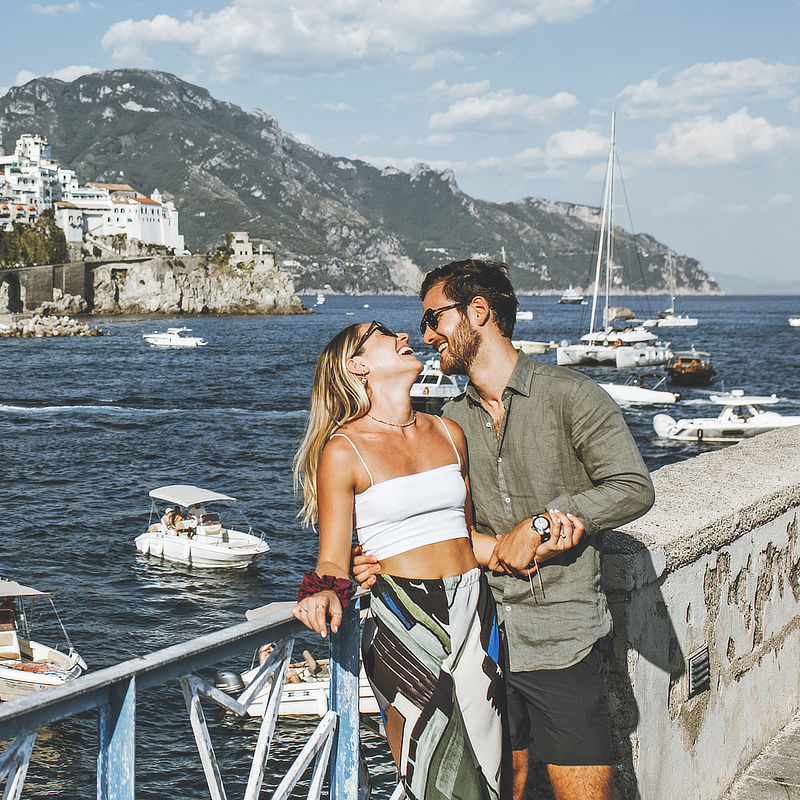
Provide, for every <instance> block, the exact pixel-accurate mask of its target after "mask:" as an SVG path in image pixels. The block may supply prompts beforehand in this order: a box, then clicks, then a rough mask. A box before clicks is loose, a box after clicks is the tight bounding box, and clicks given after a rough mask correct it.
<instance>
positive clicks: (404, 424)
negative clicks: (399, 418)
mask: <svg viewBox="0 0 800 800" xmlns="http://www.w3.org/2000/svg"><path fill="white" fill-rule="evenodd" d="M367 416H368V417H369V418H370V419H374V420H375V422H380V423H381V424H382V425H391V426H392V427H393V428H407V427H408V426H409V425H413V424H414V423H415V422H416V421H417V412H416V411H412V412H411V419H410V420H409V421H408V422H387V421H386V420H385V419H378V418H377V417H373V416H372V414H367Z"/></svg>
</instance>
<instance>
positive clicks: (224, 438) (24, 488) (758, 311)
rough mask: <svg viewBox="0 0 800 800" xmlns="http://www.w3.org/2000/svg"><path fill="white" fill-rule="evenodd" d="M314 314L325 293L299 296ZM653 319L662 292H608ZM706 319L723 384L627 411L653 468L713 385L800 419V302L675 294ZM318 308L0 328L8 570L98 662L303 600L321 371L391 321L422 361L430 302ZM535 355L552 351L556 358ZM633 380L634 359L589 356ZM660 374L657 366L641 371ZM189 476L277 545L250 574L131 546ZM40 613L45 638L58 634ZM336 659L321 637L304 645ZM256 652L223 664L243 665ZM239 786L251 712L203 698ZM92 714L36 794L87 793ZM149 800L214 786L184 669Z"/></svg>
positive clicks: (142, 703) (368, 741)
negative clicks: (309, 422)
mask: <svg viewBox="0 0 800 800" xmlns="http://www.w3.org/2000/svg"><path fill="white" fill-rule="evenodd" d="M303 299H304V301H305V303H306V305H307V307H309V308H312V306H313V305H314V302H315V297H304V298H303ZM556 301H557V298H556V297H543V296H536V297H526V296H524V297H522V298H521V302H520V307H521V309H523V310H531V311H533V312H534V318H533V320H531V321H520V322H518V323H517V329H516V332H515V337H516V338H521V339H536V340H544V341H550V340H554V341H561V340H565V339H568V340H572V341H576V340H577V338H578V337H579V336H580V335H581V334H582V333H585V332H587V330H588V312H589V308H588V307H587V306H563V305H558V304H557V302H556ZM615 304H616V305H624V306H627V307H629V308H631V309H632V310H633V311H634V312H636V313H637V315H639V316H641V317H643V318H644V317H649V316H652V315H653V314H654V313H655V312H656V311H657V310H659V309H662V308H665V307H666V306H667V305H668V298H666V297H657V296H637V297H628V298H615ZM679 306H680V309H679V310H681V311H683V312H685V313H687V314H689V315H691V316H694V317H697V318H698V319H699V320H700V324H699V325H698V326H697V327H696V328H672V329H668V330H667V331H666V332H665V336H664V338H665V339H668V340H669V341H671V342H672V346H673V349H688V348H690V347H691V346H692V345H694V346H696V347H697V348H698V349H700V350H706V351H709V352H710V353H711V354H712V356H713V360H714V364H715V367H716V370H717V373H718V379H717V381H716V382H715V383H714V384H713V385H712V386H711V387H707V388H703V389H700V388H698V389H693V388H685V387H684V388H681V389H680V390H679V391H680V392H681V395H682V397H681V400H680V402H679V403H678V404H677V405H676V406H674V407H671V408H669V409H656V408H653V407H639V408H627V409H624V415H625V418H626V420H627V422H628V425H629V426H630V429H631V431H632V432H633V435H634V437H635V438H636V441H637V443H638V445H639V448H640V450H641V452H642V455H643V456H644V459H645V461H646V463H647V465H648V467H649V468H650V469H651V470H655V469H658V468H659V467H662V466H664V465H666V464H670V463H674V462H677V461H681V460H683V459H687V458H691V457H693V456H695V455H697V454H698V453H701V452H707V451H709V450H712V449H713V448H714V446H713V445H704V444H695V443H692V444H684V443H675V442H667V441H662V440H659V439H658V438H657V437H656V436H655V434H654V432H653V427H652V418H653V416H654V414H655V413H657V412H658V411H666V412H667V413H669V414H671V415H672V416H675V417H685V416H709V415H713V414H714V407H713V405H712V404H711V403H710V401H709V394H710V393H711V392H712V391H719V390H723V389H724V390H731V389H743V390H745V392H747V393H752V394H758V395H769V394H772V393H775V394H776V395H777V396H778V397H779V398H780V403H779V405H777V406H776V407H775V410H777V411H779V412H783V413H786V414H800V328H791V327H789V325H788V318H789V317H790V316H794V315H797V314H800V297H797V296H780V297H779V296H753V297H745V296H713V297H699V296H698V297H684V298H679ZM313 311H314V313H313V314H307V315H295V316H260V317H214V316H203V317H193V318H187V317H181V318H168V317H140V318H136V317H113V318H98V319H92V320H91V324H93V325H97V326H98V327H100V328H101V329H102V330H103V331H104V332H105V333H106V335H104V336H102V337H96V338H70V339H55V338H52V339H50V338H47V339H0V442H1V443H2V444H0V486H2V491H0V520H1V521H0V576H2V577H6V578H9V579H13V580H17V581H19V582H21V583H23V584H26V585H30V586H34V587H36V588H39V589H42V590H46V591H50V592H53V593H54V595H55V601H56V606H57V608H58V610H59V612H60V615H61V618H62V620H63V622H64V624H65V626H66V628H67V631H68V632H69V635H70V638H71V639H72V641H73V643H74V644H75V646H76V648H77V649H78V650H79V651H80V653H81V654H82V656H83V657H84V659H85V661H86V662H87V664H88V665H89V667H90V669H100V668H102V667H107V666H110V665H112V664H116V663H118V662H120V661H123V660H125V659H128V658H132V657H134V656H138V655H142V654H145V653H149V652H151V651H154V650H157V649H159V648H162V647H166V646H168V645H172V644H175V643H177V642H181V641H185V640H187V639H189V638H192V637H194V636H198V635H201V634H204V633H208V632H210V631H214V630H217V629H219V628H223V627H225V626H228V625H233V624H236V623H239V622H242V621H243V620H244V614H245V611H246V610H247V609H248V608H253V607H255V606H259V605H262V604H264V603H268V602H271V601H275V600H285V599H291V598H293V597H294V596H295V593H296V588H297V585H298V583H299V581H300V577H301V575H302V573H303V572H304V571H305V570H306V569H309V568H311V567H312V566H313V565H314V563H315V558H316V549H317V537H316V534H315V533H314V531H312V530H307V529H304V528H303V527H302V525H301V524H300V522H299V520H298V519H297V512H298V510H299V502H298V498H297V497H296V496H295V495H294V493H293V487H292V475H291V461H292V455H293V453H294V451H295V448H296V446H297V444H298V441H299V439H300V436H301V434H302V430H303V426H304V423H305V420H306V409H307V406H308V396H309V390H310V385H311V378H312V374H313V370H314V364H315V359H316V356H317V354H318V353H319V351H320V349H321V348H322V346H323V344H324V343H325V342H326V341H327V340H328V339H330V338H331V336H333V334H334V333H336V332H337V331H339V330H340V329H341V328H343V327H345V326H346V325H349V324H351V323H354V322H361V321H366V322H368V321H370V320H373V319H376V320H380V321H382V322H384V323H386V324H387V325H389V326H390V327H392V328H394V329H395V330H398V331H407V332H409V334H410V337H411V344H412V346H414V347H415V348H416V349H417V351H418V354H419V355H420V357H421V358H422V360H423V361H424V360H425V359H426V358H429V357H431V356H432V355H433V353H432V352H430V351H427V350H426V348H425V346H424V345H423V344H422V342H421V338H420V335H419V330H418V325H419V318H420V304H419V302H418V300H417V299H416V298H414V297H400V296H381V297H369V296H358V297H345V296H335V295H332V296H328V298H327V301H326V302H325V303H324V305H321V306H317V307H315V308H313ZM172 325H185V326H187V327H189V328H191V329H192V335H199V336H202V337H204V338H205V339H206V340H207V341H208V345H207V346H206V347H200V348H192V349H182V350H177V349H174V350H162V349H157V348H153V347H150V346H148V345H146V344H145V343H144V341H143V339H142V335H143V334H145V333H151V332H153V331H154V330H160V331H163V330H165V329H166V328H167V327H168V326H172ZM536 358H538V359H540V360H542V361H547V362H553V363H554V362H555V355H554V353H552V352H551V353H547V354H544V355H542V356H537V357H536ZM586 371H587V373H588V374H589V375H591V377H593V378H595V379H597V380H605V381H608V380H613V381H616V382H625V381H626V380H628V379H631V378H633V377H635V375H634V373H632V372H618V371H617V370H613V369H608V368H595V369H590V370H586ZM643 375H644V377H645V381H646V384H647V386H648V387H651V388H652V386H653V385H654V384H655V383H656V382H657V381H658V380H660V379H661V378H662V377H663V371H662V370H661V368H651V369H648V370H645V371H644V373H643ZM172 483H189V484H196V485H199V486H202V487H204V488H209V489H213V490H215V491H219V492H222V493H225V494H229V495H232V496H234V497H236V498H237V501H238V504H239V505H241V506H242V508H243V509H244V511H245V513H246V514H247V517H248V519H249V520H250V522H251V523H252V524H253V526H254V527H255V528H257V529H259V530H262V531H263V532H264V534H265V536H266V538H267V541H268V542H269V544H270V547H271V550H270V552H269V553H268V554H266V555H265V556H264V557H263V558H262V560H261V561H260V563H258V565H256V566H253V567H251V568H250V569H247V570H244V571H228V572H224V571H223V572H204V571H201V570H191V569H188V568H184V567H181V566H179V565H174V564H170V563H168V562H161V561H158V560H154V559H149V558H147V557H144V556H141V555H138V554H137V552H136V550H135V547H134V544H133V540H134V538H135V537H136V536H137V535H138V534H139V533H141V532H143V531H144V530H145V528H146V526H147V524H148V522H149V515H150V509H151V501H150V498H149V497H148V492H149V491H150V490H151V489H153V488H155V487H158V486H162V485H165V484H172ZM49 624H50V623H49V622H48V620H47V619H46V617H45V616H43V617H42V619H41V621H40V623H39V627H38V628H37V633H39V634H40V638H41V639H42V640H43V641H51V637H52V638H55V639H56V640H57V639H58V638H59V637H58V636H57V635H56V632H55V631H51V629H50V628H49V627H48V625H49ZM303 648H307V649H309V650H310V651H311V652H312V653H314V654H315V655H316V656H317V657H325V656H326V648H325V646H324V645H323V643H322V642H321V641H320V640H319V639H318V638H316V637H315V636H312V635H311V634H309V635H307V636H305V637H303V638H302V639H300V640H299V641H298V646H297V649H298V652H299V651H300V650H302V649H303ZM252 656H253V654H252V653H242V655H241V660H240V661H238V662H235V661H234V662H230V663H226V664H223V665H218V666H219V667H223V666H224V667H228V668H233V669H239V670H244V669H246V668H248V667H249V666H250V663H251V660H252ZM207 714H208V719H209V725H210V727H211V735H212V738H213V740H214V744H215V748H216V751H217V756H218V760H219V763H220V769H221V772H222V774H223V778H224V780H225V783H226V787H227V793H228V796H229V797H236V796H241V795H242V794H243V791H244V786H245V784H246V781H247V775H248V770H249V763H250V758H251V754H252V751H253V748H254V746H255V741H256V736H257V732H258V721H257V720H251V719H245V720H242V719H239V718H238V717H235V716H234V715H231V714H229V713H225V712H223V711H221V710H220V709H218V708H217V707H216V706H211V705H210V706H209V707H208V708H207ZM313 725H314V721H313V720H309V719H302V718H295V719H283V718H282V719H281V721H280V723H279V728H278V732H277V734H276V740H275V743H274V745H273V749H272V753H271V755H270V760H269V762H268V767H267V772H268V774H269V776H270V777H269V779H268V782H267V788H266V791H270V788H272V789H274V788H275V786H276V785H277V783H278V781H279V780H280V778H281V777H282V775H283V773H284V772H285V770H286V768H287V767H288V765H289V763H290V761H291V760H292V759H293V758H294V756H295V755H296V754H297V753H298V752H299V750H300V748H301V747H302V743H303V742H304V740H305V739H306V738H307V737H308V735H309V733H310V732H311V730H312V729H313ZM364 746H365V752H366V755H367V761H368V764H369V767H370V771H371V772H372V774H373V781H374V786H375V796H376V797H378V798H380V797H388V795H389V792H390V791H391V788H392V786H393V781H394V778H395V776H394V771H393V769H392V767H391V762H390V759H389V756H388V752H387V748H386V747H385V745H384V744H383V742H382V741H381V740H380V739H379V738H378V737H377V736H376V735H375V734H373V733H371V732H366V733H365V739H364ZM96 754H97V715H96V713H92V714H84V715H81V716H80V717H78V718H76V719H73V720H65V721H62V722H59V723H57V724H54V725H51V726H48V727H47V728H45V729H43V730H41V731H40V733H39V737H38V739H37V744H36V748H35V750H34V757H33V761H32V764H31V767H30V769H29V771H28V778H27V781H26V790H25V796H29V797H36V798H39V797H48V798H64V799H65V800H66V798H70V799H71V798H75V797H88V796H93V795H94V786H95V769H96ZM136 775H137V796H138V797H139V798H141V800H146V799H150V798H152V800H156V799H158V800H195V798H201V797H205V796H207V791H208V790H207V789H206V786H205V780H204V777H203V772H202V768H201V765H200V761H199V758H198V756H197V752H196V749H195V745H194V739H193V737H192V734H191V728H190V725H189V720H188V716H187V714H186V709H185V706H184V703H183V698H182V695H181V691H180V687H179V685H178V684H177V682H174V683H169V684H165V685H164V686H161V687H156V688H153V689H151V690H148V691H146V692H143V693H141V695H140V696H139V699H138V706H137V752H136Z"/></svg>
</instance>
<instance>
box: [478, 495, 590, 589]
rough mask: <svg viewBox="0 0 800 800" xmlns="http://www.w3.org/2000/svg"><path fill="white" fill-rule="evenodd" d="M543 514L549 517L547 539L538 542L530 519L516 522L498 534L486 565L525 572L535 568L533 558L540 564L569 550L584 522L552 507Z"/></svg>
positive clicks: (503, 569)
mask: <svg viewBox="0 0 800 800" xmlns="http://www.w3.org/2000/svg"><path fill="white" fill-rule="evenodd" d="M543 516H545V517H547V518H548V519H549V520H550V538H549V539H548V540H547V541H546V542H541V537H540V535H539V533H538V532H537V531H535V530H533V528H532V527H531V520H530V518H526V519H524V520H522V522H520V523H519V524H517V525H515V526H514V527H513V528H512V529H511V530H510V531H509V532H508V533H507V534H506V535H505V536H498V537H497V539H498V542H497V545H496V546H495V549H494V553H493V554H492V559H491V560H490V562H489V568H490V569H494V570H495V571H497V570H502V571H505V572H510V573H516V574H523V575H527V574H529V573H530V572H533V571H535V569H536V566H535V565H534V564H533V558H534V556H536V561H537V562H538V563H542V562H544V561H547V560H548V559H551V558H553V556H556V555H558V554H559V553H561V552H563V551H564V550H569V549H570V548H571V547H574V546H575V545H576V544H578V542H579V541H580V540H581V537H582V536H583V533H584V525H583V522H581V520H580V519H578V517H576V516H574V515H573V514H565V513H563V512H561V511H556V510H552V511H549V512H546V513H545V514H544V515H543Z"/></svg>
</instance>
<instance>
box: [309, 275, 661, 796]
mask: <svg viewBox="0 0 800 800" xmlns="http://www.w3.org/2000/svg"><path fill="white" fill-rule="evenodd" d="M420 297H421V299H422V303H423V312H424V313H423V316H422V323H421V324H420V330H421V332H422V334H423V337H424V340H425V342H426V344H428V345H431V346H432V347H434V348H435V349H436V350H437V351H438V353H439V357H440V359H441V368H442V371H444V372H447V373H463V374H467V375H468V376H469V378H470V383H469V385H468V387H467V390H466V393H465V394H464V395H463V396H462V397H460V398H458V399H457V400H454V401H451V402H450V403H448V405H447V406H446V407H445V416H446V417H448V419H441V418H438V417H433V416H429V415H426V414H418V413H415V412H414V411H413V410H412V408H411V405H410V401H409V390H410V387H411V385H412V383H413V382H414V379H415V378H416V376H417V375H418V374H419V372H420V370H421V369H422V366H421V364H420V362H419V360H418V359H417V358H416V357H415V356H414V353H413V351H412V350H411V348H410V347H409V346H408V336H407V334H404V333H401V334H395V333H394V332H393V331H392V330H390V329H389V328H387V327H386V326H384V325H382V324H381V323H378V322H373V323H372V324H371V325H366V324H361V325H352V326H350V327H349V328H346V329H345V330H343V331H341V332H340V333H339V334H337V335H336V336H335V337H334V338H333V339H332V340H331V342H330V343H329V344H328V346H327V347H326V348H325V350H324V351H323V352H322V354H321V355H320V358H319V360H318V362H317V370H316V374H315V377H314V384H313V389H312V396H311V410H310V417H309V424H308V429H307V431H306V436H305V438H304V440H303V443H302V445H301V447H300V450H299V451H298V454H297V457H296V464H295V468H296V477H297V478H298V480H299V481H300V482H301V483H302V486H303V491H304V498H305V503H304V507H303V512H304V516H305V520H306V522H313V521H315V520H316V521H318V523H319V530H320V554H319V560H318V564H317V569H316V571H309V572H308V573H306V575H305V577H304V579H303V584H302V586H301V588H300V592H299V594H298V605H297V606H296V607H295V609H294V611H293V613H294V615H295V617H297V618H298V619H299V620H301V621H302V622H303V623H304V624H306V625H307V626H308V627H309V628H312V629H314V630H316V631H317V632H319V633H321V634H322V635H323V636H324V635H325V634H326V633H327V624H328V622H330V626H331V630H333V631H334V632H335V631H336V630H337V629H338V623H339V622H340V620H341V615H342V610H343V607H344V606H345V605H346V604H347V602H349V600H350V597H351V596H352V592H353V588H352V584H351V583H350V580H349V571H350V549H351V538H352V531H353V529H354V528H355V530H356V531H357V534H358V539H359V544H360V545H361V548H362V549H363V553H364V554H365V555H363V556H358V557H356V559H355V561H354V568H355V570H356V575H357V577H358V578H359V580H360V581H362V582H364V583H366V584H367V585H371V592H372V598H371V602H370V610H371V611H370V613H371V618H370V619H369V620H368V625H367V626H366V627H365V631H364V637H363V640H362V648H363V658H364V665H365V669H366V671H367V674H368V676H369V678H370V681H371V683H372V686H373V690H374V692H375V696H376V698H377V699H378V702H379V704H380V706H381V709H382V712H383V716H384V722H385V727H386V732H387V738H388V740H389V744H390V747H391V750H392V755H393V757H394V759H395V762H396V763H397V766H398V771H399V773H400V775H401V777H402V779H403V783H404V785H405V788H406V793H407V795H408V796H409V798H415V799H416V800H422V799H423V798H425V800H428V799H433V798H437V800H438V798H445V797H459V798H470V800H472V798H476V800H477V798H481V799H483V798H496V797H498V796H500V778H501V761H502V762H503V764H502V768H503V771H505V769H506V767H507V766H510V767H511V771H512V777H511V779H510V780H507V778H506V775H507V773H505V774H504V776H503V778H504V780H503V796H513V797H514V800H521V798H522V797H523V795H524V790H525V782H526V778H527V774H528V744H529V740H531V739H532V740H533V742H534V743H535V745H536V747H537V750H538V752H539V754H540V755H541V756H542V758H543V760H544V761H545V762H546V764H547V769H548V774H549V777H550V781H551V783H552V786H553V791H554V794H555V797H556V798H557V800H572V798H581V799H582V800H607V799H608V798H611V778H612V769H611V763H612V752H611V741H610V738H611V731H610V723H609V717H608V710H607V706H606V701H605V695H604V689H603V677H602V664H601V657H600V653H599V652H598V651H597V648H596V646H595V645H596V642H597V641H598V640H599V639H601V638H602V637H604V636H605V635H606V634H608V633H609V631H610V629H611V618H610V615H609V612H608V608H607V605H606V600H605V596H604V595H603V592H602V589H601V588H600V574H599V552H598V543H597V541H596V538H597V537H596V536H595V535H594V534H596V533H598V532H599V531H602V530H604V529H608V528H613V527H615V526H617V525H620V524H623V523H625V522H627V521H629V520H632V519H635V518H636V517H638V516H640V515H641V514H643V513H644V512H645V511H647V509H648V508H649V507H650V506H651V505H652V502H653V488H652V483H651V481H650V476H649V473H648V472H647V469H646V467H645V466H644V463H643V462H642V459H641V456H640V455H639V452H638V449H637V448H636V444H635V442H634V441H633V437H632V436H631V434H630V432H629V431H628V428H627V426H626V425H625V422H624V420H623V418H622V415H621V412H620V410H619V408H618V407H617V405H616V404H615V403H614V401H613V400H611V398H610V397H609V396H608V395H607V394H606V393H605V392H604V391H603V390H602V389H601V388H600V387H598V386H597V385H596V384H595V383H594V382H592V381H591V380H590V379H588V378H586V377H584V376H582V375H580V374H578V373H575V372H573V371H571V370H568V369H564V368H561V367H554V366H550V365H544V364H539V363H536V362H533V361H531V360H530V359H529V358H527V356H525V355H523V354H521V353H518V352H517V351H516V350H515V349H514V347H513V346H512V344H511V335H512V332H513V327H514V322H515V311H516V307H517V300H516V297H515V295H514V290H513V288H512V286H511V283H510V281H509V278H508V273H507V270H506V267H505V265H503V264H500V263H498V262H486V261H480V260H474V259H470V260H468V261H459V262H453V263H451V264H447V265H445V266H442V267H439V268H437V269H435V270H433V271H432V272H431V273H429V274H428V275H427V276H426V278H425V280H424V282H423V284H422V289H421V291H420ZM482 567H483V568H485V569H481V568H482ZM506 709H507V711H506ZM504 717H505V719H503V718H504ZM502 725H506V726H507V727H506V730H507V731H508V734H507V739H506V741H507V743H508V740H509V739H510V743H508V749H510V757H509V753H508V752H506V753H505V754H504V753H503V752H502V751H503V747H502V744H501V741H502V739H503V738H504V737H503V734H502V732H501V731H502Z"/></svg>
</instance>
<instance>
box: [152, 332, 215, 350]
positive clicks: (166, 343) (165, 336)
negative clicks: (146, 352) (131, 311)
mask: <svg viewBox="0 0 800 800" xmlns="http://www.w3.org/2000/svg"><path fill="white" fill-rule="evenodd" d="M189 331H191V328H167V332H166V333H159V332H158V331H153V333H145V334H142V339H144V340H145V341H146V342H147V344H150V345H152V346H153V347H203V346H204V345H207V344H208V342H207V341H206V340H205V339H203V338H201V337H200V336H184V335H183V334H184V333H188V332H189Z"/></svg>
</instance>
